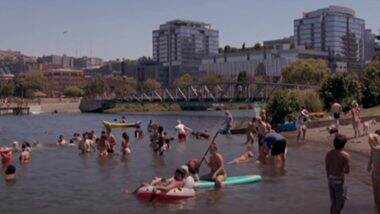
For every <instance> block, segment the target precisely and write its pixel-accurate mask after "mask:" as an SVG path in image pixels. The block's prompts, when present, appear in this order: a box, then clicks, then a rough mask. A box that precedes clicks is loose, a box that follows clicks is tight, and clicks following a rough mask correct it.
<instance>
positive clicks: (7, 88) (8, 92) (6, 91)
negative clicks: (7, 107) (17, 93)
mask: <svg viewBox="0 0 380 214" xmlns="http://www.w3.org/2000/svg"><path fill="white" fill-rule="evenodd" d="M13 93H14V85H13V83H12V82H8V83H5V84H3V85H1V86H0V97H9V96H12V95H13Z"/></svg>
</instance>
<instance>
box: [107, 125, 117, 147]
mask: <svg viewBox="0 0 380 214" xmlns="http://www.w3.org/2000/svg"><path fill="white" fill-rule="evenodd" d="M106 136H107V141H108V143H109V149H108V153H114V151H115V150H114V147H115V145H116V138H115V136H114V135H113V134H112V133H111V129H109V128H108V129H107V130H106Z"/></svg>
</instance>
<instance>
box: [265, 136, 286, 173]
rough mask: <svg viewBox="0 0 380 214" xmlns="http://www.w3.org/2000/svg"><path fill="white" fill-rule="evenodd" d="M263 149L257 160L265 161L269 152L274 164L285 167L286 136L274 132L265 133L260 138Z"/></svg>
mask: <svg viewBox="0 0 380 214" xmlns="http://www.w3.org/2000/svg"><path fill="white" fill-rule="evenodd" d="M262 144H263V149H262V154H260V157H259V160H260V162H262V163H266V158H267V156H268V155H269V154H270V156H272V157H273V160H274V165H275V167H277V168H281V169H284V167H285V152H286V138H285V137H284V136H282V135H280V134H278V133H276V132H269V133H267V134H265V136H264V137H263V139H262Z"/></svg>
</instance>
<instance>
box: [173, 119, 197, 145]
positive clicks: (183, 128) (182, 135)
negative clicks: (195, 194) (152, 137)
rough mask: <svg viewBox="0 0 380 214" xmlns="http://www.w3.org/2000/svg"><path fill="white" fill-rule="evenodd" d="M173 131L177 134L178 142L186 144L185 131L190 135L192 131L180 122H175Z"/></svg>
mask: <svg viewBox="0 0 380 214" xmlns="http://www.w3.org/2000/svg"><path fill="white" fill-rule="evenodd" d="M175 130H177V132H178V140H179V142H186V137H187V131H190V133H191V132H192V131H193V130H191V129H190V128H189V127H187V126H185V125H184V124H183V123H182V122H181V121H180V120H177V125H176V126H175Z"/></svg>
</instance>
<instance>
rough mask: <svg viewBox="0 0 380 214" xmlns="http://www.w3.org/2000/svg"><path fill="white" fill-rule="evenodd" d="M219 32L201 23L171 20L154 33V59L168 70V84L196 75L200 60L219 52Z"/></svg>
mask: <svg viewBox="0 0 380 214" xmlns="http://www.w3.org/2000/svg"><path fill="white" fill-rule="evenodd" d="M218 47H219V32H218V31H217V30H214V29H212V28H211V25H210V24H206V23H203V22H195V21H187V20H172V21H168V22H166V23H165V24H162V25H160V28H159V29H158V30H154V31H153V60H155V61H157V62H159V63H162V64H163V66H165V67H168V68H169V82H171V81H173V80H174V79H175V78H177V77H178V76H179V75H180V74H181V73H192V74H194V75H196V72H197V71H198V67H199V65H200V63H201V59H202V57H205V56H209V55H214V54H217V53H218Z"/></svg>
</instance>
